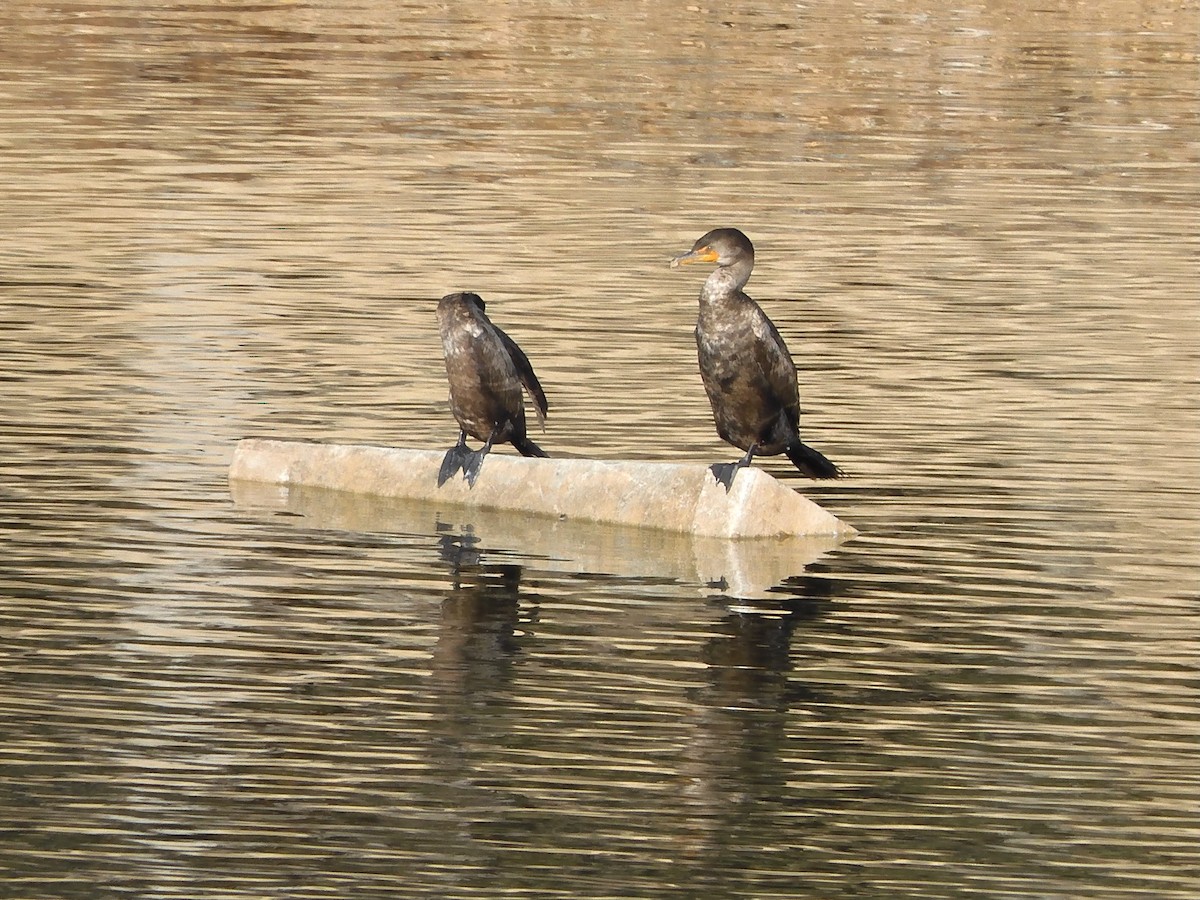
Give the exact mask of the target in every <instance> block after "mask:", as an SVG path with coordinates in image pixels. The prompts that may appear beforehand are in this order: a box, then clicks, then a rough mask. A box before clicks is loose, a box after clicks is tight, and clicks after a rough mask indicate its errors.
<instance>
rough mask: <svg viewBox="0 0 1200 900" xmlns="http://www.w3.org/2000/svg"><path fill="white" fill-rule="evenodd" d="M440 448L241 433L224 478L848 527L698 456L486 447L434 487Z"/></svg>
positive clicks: (577, 515) (691, 525)
mask: <svg viewBox="0 0 1200 900" xmlns="http://www.w3.org/2000/svg"><path fill="white" fill-rule="evenodd" d="M444 455H445V452H444V451H441V450H407V449H400V448H389V447H370V446H357V445H340V444H317V443H304V442H296V441H272V440H259V439H246V440H243V441H241V442H239V444H238V446H237V449H236V451H235V452H234V457H233V462H232V464H231V466H230V472H229V475H230V478H233V479H238V480H245V481H260V482H267V483H273V484H305V485H310V486H314V487H324V488H332V489H334V490H344V491H354V492H357V493H368V494H376V495H379V496H384V497H402V498H406V499H410V500H418V501H424V502H430V503H440V504H454V505H461V506H474V507H479V508H484V509H498V510H511V511H514V512H522V513H531V514H535V515H547V516H554V517H556V518H567V519H576V520H580V521H590V522H605V523H610V524H616V525H633V526H637V527H643V528H657V529H663V530H667V531H675V532H680V533H685V534H693V535H697V536H703V537H721V538H752V537H778V536H784V535H809V534H814V535H815V534H827V535H840V536H842V537H851V536H853V535H854V534H856V533H857V532H856V531H855V529H854V528H852V527H851V526H849V525H847V524H846V523H844V522H842V521H840V520H839V519H838V518H837V517H836V516H834V515H832V514H831V513H829V512H828V511H826V510H824V509H822V508H821V507H820V506H818V505H817V504H815V503H813V502H812V501H811V500H809V499H808V498H807V497H805V496H803V495H802V494H799V493H797V492H796V491H794V490H792V489H791V488H789V487H787V486H786V485H784V484H783V483H782V482H780V481H778V480H777V479H775V478H773V477H771V476H770V475H768V474H767V473H766V472H763V471H762V470H760V469H755V468H746V469H742V470H741V471H739V472H738V474H737V477H736V478H735V479H734V482H733V487H732V489H731V490H730V491H729V492H728V493H727V492H726V491H725V489H724V487H723V486H721V485H719V484H718V483H717V482H716V480H715V479H714V478H713V476H712V473H711V472H710V471H709V469H708V467H707V466H703V465H697V464H678V463H664V462H643V461H624V460H617V461H606V460H594V459H561V458H556V459H526V458H524V457H518V456H511V455H507V454H502V453H491V454H489V455H488V457H487V459H486V461H485V462H484V465H483V470H482V472H481V473H480V475H479V479H478V481H477V482H476V483H475V485H474V487H471V486H469V485H468V484H467V483H466V482H465V481H464V480H463V479H462V478H461V477H460V476H456V477H454V478H451V479H450V480H449V481H447V482H446V483H445V484H444V485H442V486H441V487H438V484H437V479H438V471H439V469H440V467H441V463H442V459H443V457H444Z"/></svg>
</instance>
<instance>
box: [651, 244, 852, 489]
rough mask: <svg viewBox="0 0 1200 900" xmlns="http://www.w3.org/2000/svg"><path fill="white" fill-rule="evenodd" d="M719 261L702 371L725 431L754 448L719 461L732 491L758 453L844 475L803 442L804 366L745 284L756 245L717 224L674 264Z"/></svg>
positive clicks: (716, 467)
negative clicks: (799, 385)
mask: <svg viewBox="0 0 1200 900" xmlns="http://www.w3.org/2000/svg"><path fill="white" fill-rule="evenodd" d="M694 262H711V263H716V264H717V268H716V270H715V271H714V272H713V273H712V274H711V275H709V276H708V280H706V281H705V282H704V288H703V289H702V290H701V291H700V317H699V318H698V319H697V321H696V349H697V351H698V355H699V358H700V377H701V379H702V380H703V381H704V389H705V391H707V392H708V401H709V403H711V404H712V411H713V419H714V420H715V421H716V425H717V434H719V435H720V436H721V439H722V440H723V441H726V442H728V443H730V444H733V445H734V446H735V447H738V448H740V449H742V450H745V451H746V455H745V456H743V457H742V458H741V459H739V460H738V461H737V462H734V463H714V464H713V465H712V466H711V468H712V473H713V475H714V476H715V477H716V479H717V481H718V482H719V483H720V484H723V485H725V490H726V491H728V490H729V489H730V488H731V487H732V485H733V479H734V476H735V475H737V471H738V469H740V468H742V467H743V466H748V465H749V464H750V460H751V459H753V458H754V457H755V456H775V455H776V454H779V453H786V454H787V457H788V459H790V460H791V461H792V462H793V463H794V464H795V466H796V468H797V469H799V470H800V471H801V472H803V473H804V474H805V475H808V476H809V477H810V478H837V477H838V476H840V475H841V474H842V472H841V470H840V469H838V467H837V466H835V465H834V464H833V463H831V462H830V461H829V460H828V459H826V458H825V457H824V456H823V455H822V454H820V453H819V452H817V451H816V450H814V449H813V448H812V447H808V446H806V445H804V444H802V443H801V442H800V396H799V393H798V392H797V389H796V366H795V363H793V362H792V357H791V354H789V353H788V349H787V345H786V344H784V342H783V338H782V337H780V335H779V331H778V329H776V328H775V325H774V323H772V322H771V320H770V319H768V318H767V316H766V313H764V312H763V311H762V310H761V309H760V308H759V306H758V304H757V303H755V302H754V301H753V300H751V299H750V298H749V297H747V296H746V295H745V294H744V293H742V288H743V287H745V285H746V282H747V281H749V280H750V272H751V270H753V268H754V245H753V244H751V243H750V239H749V238H748V237H746V236H745V235H744V234H742V233H741V232H740V231H738V230H737V229H736V228H717V229H714V230H713V231H710V232H709V233H708V234H706V235H704V237H702V238H700V240H698V241H696V243H695V244H694V245H693V246H692V249H691V251H690V252H688V253H684V254H683V255H682V256H677V257H676V258H675V259H673V260H671V266H672V268H674V267H675V266H680V265H686V264H688V263H694Z"/></svg>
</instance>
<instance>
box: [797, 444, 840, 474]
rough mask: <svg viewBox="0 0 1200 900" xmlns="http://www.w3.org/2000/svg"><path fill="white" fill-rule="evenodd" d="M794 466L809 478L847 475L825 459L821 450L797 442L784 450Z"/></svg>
mask: <svg viewBox="0 0 1200 900" xmlns="http://www.w3.org/2000/svg"><path fill="white" fill-rule="evenodd" d="M783 452H784V453H786V454H787V458H788V459H790V460H791V461H792V464H793V465H794V466H795V467H796V468H797V469H799V470H800V472H801V473H802V474H804V475H807V476H808V477H809V478H841V477H842V476H843V475H845V474H846V473H845V472H843V471H842V470H841V469H839V468H838V467H837V466H835V465H834V464H833V463H831V462H830V461H829V460H828V459H826V458H825V455H824V454H823V453H821V452H820V451H819V450H814V449H813V448H812V447H809V446H808V445H807V444H801V443H800V442H799V441H797V442H796V443H794V444H789V445H788V446H787V447H785V448H784V451H783Z"/></svg>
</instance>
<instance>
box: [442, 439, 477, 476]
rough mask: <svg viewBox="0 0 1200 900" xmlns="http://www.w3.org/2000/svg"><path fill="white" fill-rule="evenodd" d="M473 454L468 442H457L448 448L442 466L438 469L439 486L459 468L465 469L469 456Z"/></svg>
mask: <svg viewBox="0 0 1200 900" xmlns="http://www.w3.org/2000/svg"><path fill="white" fill-rule="evenodd" d="M473 455H474V454H473V453H471V451H470V450H468V449H467V445H466V444H455V445H454V446H453V447H451V448H450V449H449V450H447V451H446V455H445V456H444V457H443V458H442V467H441V468H440V469H438V487H441V486H442V485H443V484H445V483H446V482H447V481H449V480H450V479H451V478H452V477H453V476H454V473H455V472H457V471H458V470H459V469H464V470H465V468H466V465H467V462H468V460H469V458H470V457H471V456H473Z"/></svg>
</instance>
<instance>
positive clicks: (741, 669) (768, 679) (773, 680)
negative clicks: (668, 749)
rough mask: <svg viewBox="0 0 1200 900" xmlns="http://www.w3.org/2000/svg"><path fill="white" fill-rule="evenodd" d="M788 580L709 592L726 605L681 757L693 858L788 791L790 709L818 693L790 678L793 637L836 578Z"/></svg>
mask: <svg viewBox="0 0 1200 900" xmlns="http://www.w3.org/2000/svg"><path fill="white" fill-rule="evenodd" d="M785 588H786V590H787V592H786V593H784V592H780V593H779V599H778V600H773V601H753V602H750V601H747V602H735V603H734V604H732V605H731V601H730V598H714V599H713V600H712V601H711V602H713V603H714V604H715V603H722V604H723V605H724V607H725V610H726V612H725V614H724V615H723V616H721V617H720V618H719V619H717V620H716V621H714V622H713V623H712V625H711V626H710V631H711V634H710V637H709V638H708V640H707V641H706V643H705V645H704V651H703V654H702V657H701V658H702V660H703V662H704V663H705V665H706V670H705V681H704V684H703V685H701V686H699V687H697V688H695V689H694V690H693V691H692V693H691V695H690V698H689V699H691V700H692V702H693V704H694V713H693V716H694V720H693V727H692V729H691V739H690V740H689V742H688V743H687V745H686V747H685V748H684V750H683V759H682V760H681V766H680V771H681V773H682V774H683V775H684V776H685V778H686V779H687V781H686V784H685V787H684V797H685V798H686V801H687V804H688V808H689V809H690V810H691V811H692V815H691V816H690V818H689V821H690V826H689V831H690V833H691V840H690V843H689V846H688V848H687V851H686V853H687V855H689V856H691V857H693V858H695V859H696V860H697V861H699V862H702V861H703V860H705V859H708V858H710V857H711V855H712V854H713V853H714V852H720V851H721V850H722V849H728V848H730V847H735V846H737V844H738V841H739V840H740V837H739V831H740V830H741V829H751V828H753V827H754V826H752V825H751V824H750V823H754V822H761V821H762V819H763V817H764V816H771V815H774V814H775V813H777V812H779V811H780V809H779V807H780V804H781V802H782V801H781V798H783V797H786V796H787V795H788V790H787V785H786V783H785V781H786V778H787V769H786V767H783V766H780V764H779V758H780V756H781V755H783V754H784V752H785V750H786V748H787V744H788V741H789V739H790V735H789V721H791V719H792V718H793V714H792V711H793V710H794V708H796V707H797V706H801V707H802V706H805V705H807V704H810V703H813V702H816V700H817V699H818V698H817V696H816V694H815V692H814V691H813V690H812V689H811V688H810V687H808V686H806V685H804V684H802V683H798V682H796V681H795V680H794V679H793V678H792V677H791V671H792V642H793V638H794V636H795V634H796V632H797V630H798V629H803V628H804V626H806V625H811V624H812V623H814V622H815V621H817V620H818V619H819V617H820V615H821V613H822V610H823V609H824V608H825V605H826V602H827V601H828V599H829V598H830V597H831V596H832V594H833V591H834V583H833V582H831V581H829V580H828V579H825V578H821V577H820V576H813V575H804V576H800V577H798V578H795V579H789V581H788V582H787V583H786V585H785Z"/></svg>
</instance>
